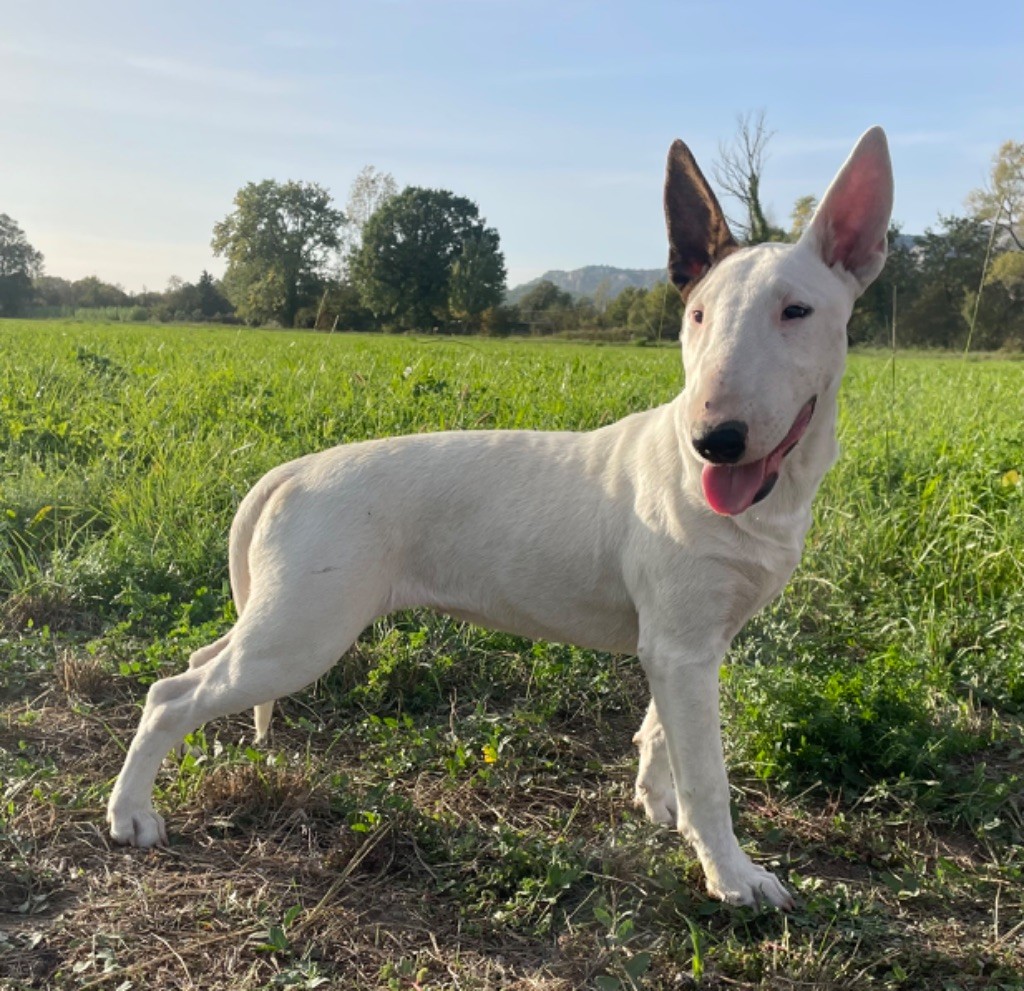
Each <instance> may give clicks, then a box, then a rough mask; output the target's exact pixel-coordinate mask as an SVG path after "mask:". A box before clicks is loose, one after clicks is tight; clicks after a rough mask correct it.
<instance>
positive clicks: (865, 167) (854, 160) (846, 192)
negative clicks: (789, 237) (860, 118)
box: [811, 131, 892, 277]
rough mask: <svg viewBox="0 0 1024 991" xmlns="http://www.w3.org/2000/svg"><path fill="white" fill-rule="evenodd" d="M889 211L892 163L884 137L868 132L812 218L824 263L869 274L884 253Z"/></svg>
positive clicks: (856, 273)
mask: <svg viewBox="0 0 1024 991" xmlns="http://www.w3.org/2000/svg"><path fill="white" fill-rule="evenodd" d="M891 210H892V167H891V165H890V164H889V154H888V150H887V148H886V145H885V138H884V135H881V134H880V132H879V133H875V132H874V131H871V132H868V133H867V134H866V135H865V136H864V137H863V138H862V139H861V141H860V142H859V143H858V145H857V147H856V148H855V149H854V151H853V153H852V154H851V156H850V158H849V159H848V160H847V162H846V164H845V165H844V166H843V168H842V169H841V170H840V173H839V175H838V176H836V178H835V180H834V182H833V183H832V185H831V186H830V187H829V189H828V192H827V193H826V194H825V198H824V199H823V201H822V203H821V205H820V206H819V207H818V211H817V213H816V214H815V216H814V220H813V221H812V222H811V228H813V229H816V230H817V234H818V238H819V241H818V243H819V245H820V251H821V255H822V258H823V260H824V261H825V263H826V264H828V265H835V264H837V263H838V264H840V265H842V266H843V268H845V269H846V270H847V271H849V272H852V273H853V274H854V275H857V276H858V277H860V276H861V275H862V274H867V273H871V271H872V269H874V268H876V267H877V265H878V260H879V255H881V256H883V257H884V255H885V247H886V231H887V228H888V226H889V214H890V212H891ZM871 277H873V275H872V276H871Z"/></svg>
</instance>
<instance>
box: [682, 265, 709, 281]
mask: <svg viewBox="0 0 1024 991" xmlns="http://www.w3.org/2000/svg"><path fill="white" fill-rule="evenodd" d="M686 271H687V272H688V273H689V275H690V278H692V279H699V278H700V277H701V276H702V275H703V274H704V273H705V272H706V271H707V265H705V264H704V263H703V262H699V261H692V262H690V264H689V265H687V266H686Z"/></svg>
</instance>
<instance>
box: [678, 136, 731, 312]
mask: <svg viewBox="0 0 1024 991" xmlns="http://www.w3.org/2000/svg"><path fill="white" fill-rule="evenodd" d="M665 223H666V226H667V227H668V274H669V278H670V279H671V280H672V284H673V285H674V286H675V287H676V288H677V289H678V290H679V292H680V293H681V294H682V296H683V299H686V297H687V296H688V295H689V294H690V291H691V290H692V289H693V287H694V286H695V285H696V284H697V282H698V281H699V280H700V279H702V278H703V277H704V276H705V275H706V274H707V272H708V270H709V269H710V268H711V266H712V265H714V264H715V262H718V261H721V260H722V259H723V258H724V257H725V256H726V255H728V254H729V253H730V252H732V251H735V250H736V249H737V248H738V247H739V245H738V244H737V243H736V239H735V238H734V237H733V236H732V233H731V232H730V230H729V225H728V223H726V220H725V214H724V213H723V212H722V208H721V206H719V203H718V200H717V198H716V197H715V194H714V193H713V192H712V190H711V187H710V186H709V185H708V181H707V179H705V178H704V175H703V173H702V172H701V170H700V168H699V167H698V166H697V162H696V160H695V159H694V157H693V155H692V154H691V152H690V149H689V148H687V147H686V145H685V144H683V142H682V141H679V140H678V139H677V140H676V141H673V142H672V147H671V148H669V151H668V165H667V167H666V169H665Z"/></svg>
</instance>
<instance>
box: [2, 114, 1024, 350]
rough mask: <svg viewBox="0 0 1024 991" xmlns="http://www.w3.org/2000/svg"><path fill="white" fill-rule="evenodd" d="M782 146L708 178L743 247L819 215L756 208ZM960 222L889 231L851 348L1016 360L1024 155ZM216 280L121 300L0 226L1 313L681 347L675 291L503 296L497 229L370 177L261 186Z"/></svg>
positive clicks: (239, 211) (239, 210) (538, 290)
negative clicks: (770, 157) (336, 195)
mask: <svg viewBox="0 0 1024 991" xmlns="http://www.w3.org/2000/svg"><path fill="white" fill-rule="evenodd" d="M771 137H772V133H771V132H770V131H768V129H767V127H766V126H765V121H764V113H763V112H761V113H760V114H758V115H747V116H744V117H740V118H739V120H738V126H737V134H736V137H735V139H734V141H733V143H732V144H731V145H722V146H720V148H719V157H718V159H717V161H716V162H715V165H714V167H713V174H714V177H715V179H716V183H717V185H718V187H719V189H720V190H721V191H722V192H723V193H724V194H725V198H726V202H727V203H729V204H731V205H733V206H735V207H738V209H739V213H738V214H737V215H736V216H734V217H730V222H731V224H732V226H733V229H734V231H735V232H736V233H737V234H738V235H739V236H740V237H741V238H742V240H743V241H744V242H745V243H748V244H753V243H758V242H761V241H770V240H781V241H786V240H789V241H792V240H796V239H797V238H798V237H799V236H800V234H801V232H802V230H803V229H804V227H805V226H806V224H807V222H808V220H809V219H810V217H811V216H812V214H813V212H814V207H815V205H816V201H815V198H814V197H813V196H803V197H800V198H799V199H798V200H797V201H796V203H795V204H794V207H793V211H792V214H791V217H790V223H789V225H788V227H782V226H780V225H778V224H776V223H775V222H774V221H773V219H772V218H771V217H770V216H769V214H768V211H766V210H765V209H764V208H763V206H762V202H761V195H760V189H761V180H762V176H763V172H764V166H765V162H766V160H767V154H766V150H767V148H768V145H769V142H770V139H771ZM966 206H967V211H966V213H965V214H964V215H962V216H941V217H940V218H939V222H938V225H937V226H936V227H935V228H929V229H927V230H926V231H925V232H924V234H923V235H919V236H906V235H904V234H903V233H902V232H901V231H900V229H899V228H898V227H897V226H893V227H892V228H891V229H890V231H889V261H888V264H887V266H886V268H885V270H884V272H883V273H882V275H881V277H880V278H879V279H878V280H877V281H876V282H875V283H874V284H873V285H872V286H871V288H870V289H869V290H868V292H867V293H866V294H865V296H864V297H863V298H862V299H861V301H860V302H859V304H858V306H857V309H856V310H855V312H854V316H853V319H852V320H851V323H850V330H849V333H850V339H851V342H852V343H854V344H869V345H884V344H888V343H889V342H890V341H891V339H892V335H893V326H894V321H895V326H896V339H897V342H898V343H899V344H902V345H905V346H924V347H932V346H934V347H944V348H964V347H965V346H967V345H970V346H971V347H972V348H975V349H995V348H1000V347H1002V348H1015V349H1021V348H1024V226H1022V216H1024V142H1015V141H1007V142H1005V143H1004V144H1003V145H1002V147H1001V148H1000V149H999V150H998V152H997V153H996V155H995V156H994V158H993V162H992V169H991V172H990V176H989V180H988V182H987V184H986V185H985V186H984V187H983V188H981V189H977V190H974V191H972V192H971V193H970V195H969V196H968V198H967V200H966ZM211 247H212V249H213V252H214V254H215V255H216V256H219V257H222V258H223V259H224V260H225V262H226V269H225V274H224V277H223V279H216V278H214V277H213V276H212V275H210V274H209V273H208V272H205V271H204V272H203V273H202V274H201V275H200V276H199V278H198V279H197V280H196V281H195V282H194V283H190V282H185V281H184V280H182V279H180V278H172V279H171V280H170V282H169V284H168V286H167V288H166V289H165V290H164V291H163V292H151V291H143V292H141V293H128V292H125V291H124V290H123V289H121V288H120V287H118V286H115V285H111V284H110V283H106V282H103V281H102V280H100V279H98V278H96V277H94V276H93V277H89V278H85V279H80V280H77V281H69V280H66V279H61V278H58V277H55V276H48V275H44V274H43V258H42V255H41V254H40V253H39V252H38V251H37V250H36V249H35V248H33V247H32V245H31V244H30V243H29V241H28V238H27V236H26V235H25V233H24V232H23V231H22V230H21V228H20V227H19V226H18V225H17V223H16V222H15V221H14V220H13V219H12V218H11V217H9V216H7V215H6V214H0V316H15V315H28V316H32V315H37V316H60V315H68V314H70V313H74V312H78V311H88V312H92V313H96V314H97V315H102V316H109V317H116V318H119V319H126V320H156V321H190V322H198V321H211V322H237V323H246V324H251V325H259V326H282V327H309V328H315V329H318V330H339V331H344V330H379V331H411V330H414V331H419V332H443V333H483V334H491V335H505V334H522V333H528V334H535V335H545V334H561V335H581V336H604V335H608V336H619V337H629V338H635V339H648V340H650V339H660V338H668V337H672V336H674V335H675V334H676V332H677V328H678V327H679V325H680V321H681V306H680V300H679V296H678V294H677V293H676V292H675V290H674V289H672V288H671V286H670V285H669V284H668V283H667V282H666V283H662V284H659V285H656V286H654V287H652V288H649V289H638V288H627V289H625V290H624V291H623V292H621V293H620V294H619V295H617V296H615V297H614V298H612V299H607V298H604V297H603V295H602V294H600V293H599V294H598V297H599V298H594V299H591V298H578V297H573V296H572V295H570V294H569V293H567V292H565V291H563V290H562V289H559V288H558V287H557V286H555V285H554V284H552V283H550V282H541V283H539V284H538V285H537V286H535V287H533V288H532V289H531V290H530V291H529V292H528V293H526V294H525V295H524V296H523V297H522V298H521V299H519V301H518V302H517V303H515V304H512V303H508V302H506V301H505V295H506V269H505V260H504V256H503V253H502V250H501V243H500V238H499V235H498V232H497V231H496V230H495V229H494V228H493V227H489V226H487V223H486V221H485V219H484V218H483V217H481V215H480V211H479V208H478V206H477V205H476V204H475V203H474V202H472V201H471V200H469V199H468V198H466V197H463V196H458V195H456V194H455V193H453V192H451V191H449V190H444V189H425V188H421V187H415V186H408V187H406V188H404V189H402V190H401V191H399V189H398V185H397V183H396V182H395V179H394V177H392V176H391V175H389V174H388V173H386V172H381V171H378V170H377V169H375V168H373V167H372V166H368V167H366V168H365V169H363V171H362V172H361V173H360V174H359V175H358V176H357V177H356V180H355V181H354V183H353V185H352V187H351V189H350V192H349V197H348V201H347V203H346V205H345V208H344V209H340V208H339V207H337V206H336V205H335V204H334V202H333V200H332V198H331V196H330V194H329V192H328V191H327V190H326V189H324V188H323V187H322V186H320V185H319V184H317V183H312V182H292V181H289V182H275V181H273V180H264V181H262V182H252V183H249V184H247V185H246V186H244V187H243V188H242V189H240V190H239V191H238V193H237V194H236V196H235V198H234V202H233V205H232V209H231V211H230V212H229V213H228V214H227V216H226V217H225V218H224V219H223V220H221V221H219V222H218V223H217V224H215V225H214V229H213V237H212V241H211Z"/></svg>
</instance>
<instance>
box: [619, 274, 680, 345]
mask: <svg viewBox="0 0 1024 991" xmlns="http://www.w3.org/2000/svg"><path fill="white" fill-rule="evenodd" d="M682 322H683V299H682V297H681V296H680V295H679V290H677V289H676V288H675V286H673V285H672V283H670V282H659V283H658V284H657V285H655V286H651V288H650V289H649V290H647V292H645V293H644V294H643V295H642V296H637V297H636V299H635V300H634V302H633V305H632V306H631V307H630V309H629V316H628V318H627V326H628V327H629V329H630V330H631V331H632V332H633V334H635V335H637V336H639V337H643V338H646V339H647V340H650V341H655V340H657V341H660V340H663V339H671V338H673V337H678V336H679V328H680V327H681V326H682Z"/></svg>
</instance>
